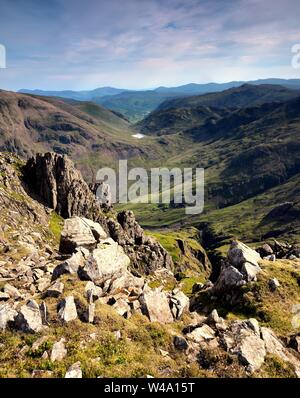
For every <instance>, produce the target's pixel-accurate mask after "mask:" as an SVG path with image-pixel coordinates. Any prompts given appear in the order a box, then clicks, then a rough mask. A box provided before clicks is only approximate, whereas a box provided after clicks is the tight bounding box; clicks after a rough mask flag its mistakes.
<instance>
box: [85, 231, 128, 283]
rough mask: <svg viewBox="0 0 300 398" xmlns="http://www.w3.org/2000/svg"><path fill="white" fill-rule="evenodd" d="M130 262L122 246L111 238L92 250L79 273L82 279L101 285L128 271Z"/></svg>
mask: <svg viewBox="0 0 300 398" xmlns="http://www.w3.org/2000/svg"><path fill="white" fill-rule="evenodd" d="M129 264H130V259H129V257H128V256H127V255H126V254H125V253H124V251H123V249H122V247H121V246H120V245H118V243H117V242H114V241H113V240H112V239H111V238H109V239H106V240H104V241H102V242H101V243H100V244H99V245H98V247H97V249H94V250H93V251H92V253H91V255H90V256H89V257H88V259H87V261H86V263H85V264H84V266H83V267H82V268H81V269H80V270H79V273H80V276H81V278H82V279H86V280H90V281H92V282H94V283H95V284H96V285H101V284H103V283H104V282H105V281H106V280H109V279H112V278H113V277H118V276H121V275H122V274H123V273H126V271H127V268H128V266H129Z"/></svg>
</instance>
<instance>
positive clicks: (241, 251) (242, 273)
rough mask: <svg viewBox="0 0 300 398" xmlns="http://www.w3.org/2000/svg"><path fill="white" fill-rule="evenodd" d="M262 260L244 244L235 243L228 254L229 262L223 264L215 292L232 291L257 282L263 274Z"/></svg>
mask: <svg viewBox="0 0 300 398" xmlns="http://www.w3.org/2000/svg"><path fill="white" fill-rule="evenodd" d="M260 260H261V257H260V255H259V253H258V252H256V251H255V250H253V249H251V248H250V247H248V246H247V245H245V244H244V243H242V242H238V241H233V242H232V243H231V246H230V248H229V250H228V253H227V261H225V262H223V264H222V267H221V271H220V275H219V278H218V279H217V281H216V283H215V285H214V287H213V291H214V292H222V291H226V290H231V289H233V288H239V287H240V286H242V285H245V284H246V283H248V282H252V281H256V279H257V274H258V273H259V272H261V268H260V266H259V261H260Z"/></svg>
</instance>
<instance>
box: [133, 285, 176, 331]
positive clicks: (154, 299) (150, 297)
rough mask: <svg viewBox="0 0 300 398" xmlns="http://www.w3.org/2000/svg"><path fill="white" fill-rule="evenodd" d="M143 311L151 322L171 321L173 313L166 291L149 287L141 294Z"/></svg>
mask: <svg viewBox="0 0 300 398" xmlns="http://www.w3.org/2000/svg"><path fill="white" fill-rule="evenodd" d="M139 300H140V303H141V308H142V312H143V313H144V314H145V315H147V316H148V318H149V319H150V321H151V322H159V323H171V322H173V315H172V312H171V309H170V306H169V300H168V297H167V295H166V293H164V292H162V291H160V290H159V289H158V288H157V289H152V290H151V289H149V290H146V291H144V292H143V294H142V295H141V296H140V299H139Z"/></svg>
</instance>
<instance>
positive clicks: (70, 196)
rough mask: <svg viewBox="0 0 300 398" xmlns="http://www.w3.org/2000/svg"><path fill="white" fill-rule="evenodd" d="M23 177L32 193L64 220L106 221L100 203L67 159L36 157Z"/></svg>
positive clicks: (44, 155) (27, 167) (60, 157)
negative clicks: (77, 218)
mask: <svg viewBox="0 0 300 398" xmlns="http://www.w3.org/2000/svg"><path fill="white" fill-rule="evenodd" d="M24 177H25V180H26V182H27V183H28V185H29V187H30V188H31V189H32V190H33V192H35V193H36V194H37V195H38V196H39V197H40V198H41V199H42V200H43V202H44V203H45V204H46V205H47V206H48V207H50V208H51V209H54V210H55V211H56V212H57V213H58V214H59V215H61V216H62V217H64V218H69V217H72V216H75V215H77V216H82V217H87V218H89V219H103V216H102V215H101V207H100V204H99V202H98V201H97V199H96V197H95V195H94V194H93V193H92V192H91V190H90V189H89V186H88V184H87V183H86V182H85V181H84V180H83V178H82V175H81V173H80V171H78V170H76V169H75V167H74V164H73V162H72V161H71V160H70V159H69V158H68V157H67V156H64V155H63V156H62V155H58V154H56V153H52V152H48V153H46V154H37V155H36V156H35V157H32V158H31V159H29V160H28V162H27V164H26V166H25V169H24Z"/></svg>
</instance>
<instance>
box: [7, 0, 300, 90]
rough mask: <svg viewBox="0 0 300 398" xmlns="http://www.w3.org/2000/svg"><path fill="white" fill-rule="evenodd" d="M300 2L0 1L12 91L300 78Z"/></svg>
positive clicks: (161, 0) (193, 0) (9, 82)
mask: <svg viewBox="0 0 300 398" xmlns="http://www.w3.org/2000/svg"><path fill="white" fill-rule="evenodd" d="M296 43H300V1H299V0H49V1H47V0H0V44H2V45H3V46H5V48H6V66H7V67H6V69H3V68H0V88H2V89H6V90H18V89H21V88H27V89H44V90H64V89H72V90H90V89H94V88H96V87H102V86H113V87H119V88H129V89H147V88H154V87H158V86H161V85H163V86H177V85H181V84H186V83H190V82H194V83H206V82H211V81H214V82H227V81H232V80H254V79H257V78H268V77H282V78H300V69H294V68H293V67H292V66H291V58H292V52H291V48H292V46H293V45H294V44H296Z"/></svg>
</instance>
